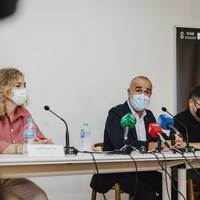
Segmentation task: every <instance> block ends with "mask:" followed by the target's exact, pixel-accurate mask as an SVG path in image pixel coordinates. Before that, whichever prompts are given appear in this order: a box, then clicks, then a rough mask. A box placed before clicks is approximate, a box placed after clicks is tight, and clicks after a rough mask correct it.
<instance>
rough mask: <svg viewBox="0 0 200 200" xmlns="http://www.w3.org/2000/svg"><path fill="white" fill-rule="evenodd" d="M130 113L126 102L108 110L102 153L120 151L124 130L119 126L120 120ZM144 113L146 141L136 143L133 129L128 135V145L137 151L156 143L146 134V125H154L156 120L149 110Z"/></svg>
mask: <svg viewBox="0 0 200 200" xmlns="http://www.w3.org/2000/svg"><path fill="white" fill-rule="evenodd" d="M130 112H131V110H130V108H129V106H128V103H127V101H126V102H125V103H124V104H120V105H117V106H116V107H113V108H111V109H110V110H109V112H108V117H107V120H106V125H105V130H104V147H103V150H104V151H112V150H115V149H120V148H122V147H123V146H124V128H123V127H122V126H121V125H120V120H121V118H122V117H123V116H124V115H126V114H127V113H130ZM146 113H147V114H146V116H145V117H144V123H145V128H146V137H147V141H146V142H144V141H138V138H137V134H136V129H135V127H133V128H132V129H130V131H129V134H128V144H130V145H132V146H133V147H135V148H137V149H139V148H140V147H141V146H145V147H146V148H147V147H148V144H149V142H151V141H156V140H155V139H153V138H152V137H151V136H150V134H149V132H148V125H149V124H150V123H156V119H155V117H154V115H153V113H152V112H151V111H150V110H146Z"/></svg>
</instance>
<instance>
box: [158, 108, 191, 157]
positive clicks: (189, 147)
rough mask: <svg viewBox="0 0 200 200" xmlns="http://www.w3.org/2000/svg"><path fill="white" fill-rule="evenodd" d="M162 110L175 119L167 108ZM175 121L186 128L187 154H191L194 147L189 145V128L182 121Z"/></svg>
mask: <svg viewBox="0 0 200 200" xmlns="http://www.w3.org/2000/svg"><path fill="white" fill-rule="evenodd" d="M161 109H162V111H163V112H166V113H168V114H169V115H170V116H172V117H173V118H174V116H173V115H172V114H171V113H170V112H168V110H167V108H165V107H162V108H161ZM174 120H176V121H177V122H178V123H179V124H181V125H182V126H183V127H184V129H185V133H186V146H185V152H186V153H187V152H191V151H192V147H191V146H190V144H189V138H188V130H187V127H186V126H185V124H183V122H181V121H180V120H178V119H177V118H174Z"/></svg>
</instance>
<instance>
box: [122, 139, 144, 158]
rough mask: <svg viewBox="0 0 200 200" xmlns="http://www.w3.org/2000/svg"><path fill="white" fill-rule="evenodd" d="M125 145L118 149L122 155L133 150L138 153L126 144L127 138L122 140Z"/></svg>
mask: <svg viewBox="0 0 200 200" xmlns="http://www.w3.org/2000/svg"><path fill="white" fill-rule="evenodd" d="M124 143H125V145H124V146H123V147H122V148H121V149H120V151H121V152H122V154H130V153H131V152H132V151H133V150H135V151H137V152H140V151H139V150H138V149H136V148H135V147H133V146H132V145H130V144H128V138H126V139H124Z"/></svg>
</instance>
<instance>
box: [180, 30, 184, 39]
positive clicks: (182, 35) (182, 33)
mask: <svg viewBox="0 0 200 200" xmlns="http://www.w3.org/2000/svg"><path fill="white" fill-rule="evenodd" d="M180 38H181V39H184V32H183V31H181V32H180Z"/></svg>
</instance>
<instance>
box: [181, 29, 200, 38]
mask: <svg viewBox="0 0 200 200" xmlns="http://www.w3.org/2000/svg"><path fill="white" fill-rule="evenodd" d="M180 39H182V40H183V39H186V40H196V39H198V40H200V33H197V36H196V33H195V32H190V31H186V32H184V31H181V32H180Z"/></svg>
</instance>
